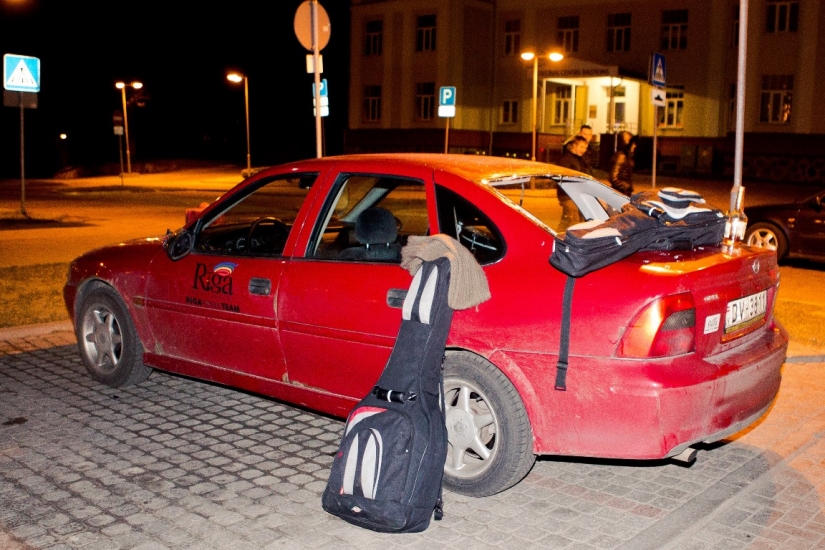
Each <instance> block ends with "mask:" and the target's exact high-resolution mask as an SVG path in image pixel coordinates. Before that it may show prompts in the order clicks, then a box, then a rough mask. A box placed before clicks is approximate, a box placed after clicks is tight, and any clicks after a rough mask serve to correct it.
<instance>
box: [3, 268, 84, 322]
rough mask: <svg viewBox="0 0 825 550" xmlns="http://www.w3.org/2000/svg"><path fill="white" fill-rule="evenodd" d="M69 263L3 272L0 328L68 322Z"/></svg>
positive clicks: (4, 270)
mask: <svg viewBox="0 0 825 550" xmlns="http://www.w3.org/2000/svg"><path fill="white" fill-rule="evenodd" d="M68 269H69V264H68V263H55V264H38V265H27V266H15V267H3V268H0V285H1V286H0V287H2V288H3V292H2V293H0V328H7V327H16V326H20V325H31V324H38V323H51V322H54V321H66V320H68V319H69V314H68V313H67V312H66V304H65V303H64V302H63V285H64V284H65V283H66V273H67V271H68Z"/></svg>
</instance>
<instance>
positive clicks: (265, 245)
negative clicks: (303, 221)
mask: <svg viewBox="0 0 825 550" xmlns="http://www.w3.org/2000/svg"><path fill="white" fill-rule="evenodd" d="M316 177H317V174H305V175H297V176H296V175H294V174H289V175H287V176H277V177H274V178H272V179H269V180H263V181H261V182H259V184H258V185H256V186H254V187H253V188H251V189H245V190H243V192H241V193H239V194H238V196H237V197H234V198H233V199H234V200H233V199H230V200H229V201H227V205H228V206H227V207H226V208H224V209H223V210H220V211H216V212H213V213H211V215H210V216H209V217H208V218H206V219H204V220H202V222H201V224H200V228H199V230H198V231H197V235H196V239H195V246H194V250H195V251H196V252H202V253H207V254H221V255H230V256H263V257H269V256H279V255H281V254H282V253H283V251H284V245H285V244H286V240H287V237H288V236H289V232H290V230H291V229H292V226H293V225H294V223H295V218H296V216H297V215H298V211H299V210H300V208H301V205H302V204H303V203H304V199H306V196H307V195H308V194H309V189H310V188H311V187H312V184H313V183H314V182H315V179H316Z"/></svg>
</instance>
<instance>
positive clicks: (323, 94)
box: [312, 78, 329, 97]
mask: <svg viewBox="0 0 825 550" xmlns="http://www.w3.org/2000/svg"><path fill="white" fill-rule="evenodd" d="M328 91H329V88H327V79H326V78H322V79H321V93H320V94H318V95H320V96H321V97H326V96H327V95H329V94H328V93H327V92H328ZM312 96H313V97H315V83H314V82H313V83H312Z"/></svg>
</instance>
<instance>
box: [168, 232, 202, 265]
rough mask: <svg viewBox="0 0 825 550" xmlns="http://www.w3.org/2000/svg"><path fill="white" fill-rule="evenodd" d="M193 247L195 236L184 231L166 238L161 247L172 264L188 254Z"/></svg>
mask: <svg viewBox="0 0 825 550" xmlns="http://www.w3.org/2000/svg"><path fill="white" fill-rule="evenodd" d="M194 245H195V236H194V235H193V234H192V233H191V232H190V231H187V230H186V229H182V230H181V231H180V232H179V233H173V234H171V235H169V236H168V237H167V238H166V241H165V242H164V244H163V246H164V248H166V255H167V256H169V259H170V260H172V261H173V262H176V261H178V260H180V259H181V258H183V257H184V256H186V255H187V254H189V253H190V252H191V251H192V247H193V246H194Z"/></svg>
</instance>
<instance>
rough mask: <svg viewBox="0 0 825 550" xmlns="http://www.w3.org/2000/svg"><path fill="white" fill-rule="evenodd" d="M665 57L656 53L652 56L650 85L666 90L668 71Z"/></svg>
mask: <svg viewBox="0 0 825 550" xmlns="http://www.w3.org/2000/svg"><path fill="white" fill-rule="evenodd" d="M665 67H666V66H665V56H664V55H662V54H660V53H654V54H651V56H650V83H651V84H653V85H654V86H659V87H660V88H664V87H665V86H667V84H666V83H665V80H666V75H667V69H666V68H665Z"/></svg>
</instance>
